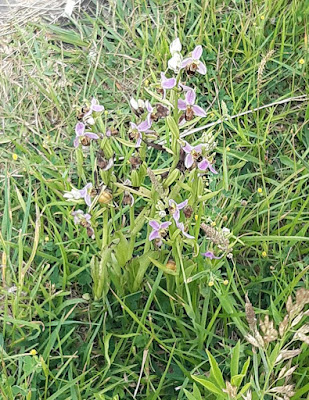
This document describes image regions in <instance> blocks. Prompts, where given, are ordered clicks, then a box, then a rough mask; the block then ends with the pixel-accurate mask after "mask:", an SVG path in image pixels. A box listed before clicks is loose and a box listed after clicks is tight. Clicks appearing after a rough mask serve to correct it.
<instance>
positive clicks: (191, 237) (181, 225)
mask: <svg viewBox="0 0 309 400" xmlns="http://www.w3.org/2000/svg"><path fill="white" fill-rule="evenodd" d="M176 225H177V228H178V229H180V230H181V232H182V233H183V235H184V236H185V237H187V238H188V239H194V236H191V235H189V234H188V233H187V232H185V227H184V224H183V222H178V223H176Z"/></svg>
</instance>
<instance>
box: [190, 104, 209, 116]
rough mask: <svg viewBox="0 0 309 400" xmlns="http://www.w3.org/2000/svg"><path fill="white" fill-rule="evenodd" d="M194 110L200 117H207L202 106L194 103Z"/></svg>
mask: <svg viewBox="0 0 309 400" xmlns="http://www.w3.org/2000/svg"><path fill="white" fill-rule="evenodd" d="M192 110H193V112H194V114H195V115H197V116H198V117H206V111H204V110H203V109H202V108H201V107H200V106H197V105H194V106H192Z"/></svg>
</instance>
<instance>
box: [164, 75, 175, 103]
mask: <svg viewBox="0 0 309 400" xmlns="http://www.w3.org/2000/svg"><path fill="white" fill-rule="evenodd" d="M175 86H176V78H167V77H166V76H165V74H164V72H161V88H162V89H163V99H165V98H166V90H167V89H173V88H174V87H175Z"/></svg>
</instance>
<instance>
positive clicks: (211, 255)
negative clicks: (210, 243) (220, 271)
mask: <svg viewBox="0 0 309 400" xmlns="http://www.w3.org/2000/svg"><path fill="white" fill-rule="evenodd" d="M201 255H202V256H204V257H206V258H210V259H211V260H212V259H214V258H216V259H217V260H219V259H220V258H222V256H221V257H216V256H215V255H214V253H213V252H212V251H206V253H201Z"/></svg>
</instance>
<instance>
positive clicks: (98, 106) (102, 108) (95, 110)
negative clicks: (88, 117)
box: [91, 104, 104, 112]
mask: <svg viewBox="0 0 309 400" xmlns="http://www.w3.org/2000/svg"><path fill="white" fill-rule="evenodd" d="M91 108H92V110H93V111H94V112H101V111H103V110H104V106H100V105H99V104H97V105H95V106H92V107H91Z"/></svg>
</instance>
